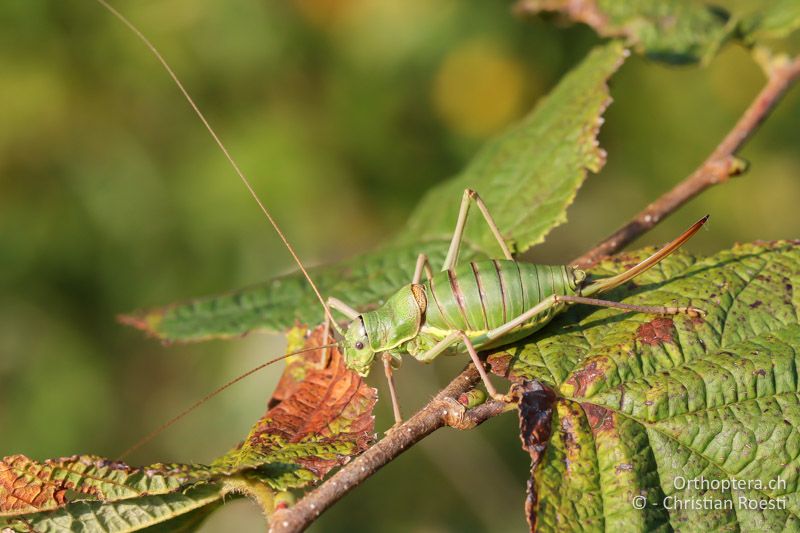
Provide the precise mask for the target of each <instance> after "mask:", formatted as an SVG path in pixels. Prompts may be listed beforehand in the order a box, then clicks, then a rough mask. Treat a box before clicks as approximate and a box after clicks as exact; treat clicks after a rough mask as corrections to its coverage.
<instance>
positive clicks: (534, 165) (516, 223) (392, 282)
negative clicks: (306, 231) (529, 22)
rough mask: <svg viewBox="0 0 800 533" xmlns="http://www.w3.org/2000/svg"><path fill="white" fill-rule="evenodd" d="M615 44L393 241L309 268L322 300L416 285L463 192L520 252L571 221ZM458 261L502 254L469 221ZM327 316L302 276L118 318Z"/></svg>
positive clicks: (190, 328)
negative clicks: (474, 195) (470, 191)
mask: <svg viewBox="0 0 800 533" xmlns="http://www.w3.org/2000/svg"><path fill="white" fill-rule="evenodd" d="M626 53H627V52H626V51H625V49H624V48H623V47H622V45H620V44H619V43H612V44H609V45H607V46H603V47H600V48H598V49H596V50H595V51H593V52H592V53H591V54H590V55H589V56H588V57H587V58H586V59H585V60H584V61H583V62H582V63H581V64H580V65H579V66H578V67H577V68H576V69H575V70H574V71H573V72H572V73H570V74H569V75H567V76H566V78H565V79H564V80H563V81H562V82H561V83H560V84H559V85H558V86H557V87H556V89H555V90H554V91H553V93H552V94H551V95H550V96H549V97H547V99H546V100H544V101H543V102H541V103H540V104H539V105H538V106H537V107H536V109H535V110H534V111H533V112H532V113H531V114H530V115H529V116H528V117H527V118H526V119H525V120H523V121H522V122H521V123H520V124H519V125H517V126H516V127H514V128H512V129H511V130H510V131H508V132H507V133H505V134H504V135H502V136H500V137H499V138H497V139H496V140H494V141H492V142H490V143H489V144H488V145H487V146H486V147H485V148H484V149H483V150H482V151H481V152H480V153H479V154H478V155H477V156H476V158H475V160H474V161H473V162H472V163H471V164H470V165H469V166H468V167H467V169H466V170H465V171H464V172H463V173H462V174H461V175H459V176H457V177H455V178H454V179H452V180H450V181H448V182H446V183H445V184H443V185H442V186H440V187H437V188H436V189H434V190H433V191H431V192H430V193H429V194H428V195H427V196H426V197H425V199H424V200H423V201H422V202H421V204H420V205H419V206H418V207H417V209H416V210H415V212H414V214H413V215H412V217H411V220H410V222H409V224H408V227H407V228H406V230H405V231H404V232H403V233H402V234H401V235H400V236H399V238H398V239H397V240H396V241H395V243H394V244H392V245H390V246H386V247H383V248H380V249H378V250H376V251H373V252H370V253H367V254H364V255H362V256H359V257H356V258H354V259H351V260H349V261H345V262H343V263H340V264H338V265H332V266H325V267H320V268H315V269H311V271H310V274H311V277H312V278H313V279H314V281H315V282H316V283H317V285H318V286H319V289H320V292H321V293H322V294H323V295H325V296H335V297H337V298H339V299H341V300H343V301H345V302H347V303H348V304H349V305H351V306H353V307H355V308H356V309H359V310H366V309H369V308H370V307H373V306H377V305H379V304H380V303H381V302H382V300H383V299H385V298H387V297H388V296H389V295H391V294H392V293H394V292H395V291H396V290H397V289H399V288H400V287H402V286H403V285H405V284H407V283H409V282H410V281H411V277H412V274H413V272H414V266H415V264H416V260H417V257H418V255H419V254H420V253H425V254H427V255H428V257H429V259H430V261H431V264H432V265H433V266H434V267H438V265H441V264H442V263H443V262H444V257H445V254H446V252H447V245H448V244H449V241H450V237H451V234H452V232H453V228H454V226H455V221H456V214H457V212H458V206H459V203H460V200H461V196H462V193H463V191H464V189H465V188H466V187H473V188H475V189H476V190H478V191H479V192H480V194H481V195H482V197H483V198H484V199H485V200H486V201H487V203H488V205H489V208H490V209H492V211H493V213H494V216H495V217H496V219H497V222H498V224H499V225H500V227H501V229H502V231H504V232H506V235H507V236H508V237H510V239H511V240H512V242H513V243H516V249H517V250H518V251H523V250H526V249H527V248H529V247H530V246H532V245H533V244H536V243H538V242H541V241H542V240H543V239H544V236H545V235H546V234H547V232H548V231H550V229H552V228H553V227H554V226H556V225H558V224H560V223H562V222H564V221H565V220H566V215H565V213H566V209H567V206H569V204H570V203H571V202H572V200H573V198H574V197H575V193H576V191H577V190H578V188H579V187H580V185H581V184H582V183H583V180H584V179H585V177H586V169H589V170H592V171H594V172H597V171H598V170H599V169H600V168H601V167H602V165H603V163H604V160H605V154H604V152H603V151H602V150H601V149H600V148H598V145H597V132H598V130H599V128H600V124H601V123H602V118H601V115H602V113H603V110H604V109H605V108H606V106H607V105H608V104H609V102H610V97H609V95H608V87H607V86H606V82H607V80H608V78H609V77H610V76H611V75H612V74H613V73H614V72H615V71H616V70H617V68H618V67H619V65H620V64H621V63H622V61H623V59H624V57H625V56H626ZM472 218H473V221H472V223H470V224H468V225H467V232H466V242H465V245H464V247H463V249H462V253H461V259H462V260H467V259H469V258H471V257H474V255H475V253H476V251H478V250H482V251H484V252H487V253H492V254H496V253H497V249H498V247H497V245H496V243H494V241H493V240H492V237H491V235H490V233H489V232H488V230H487V228H486V226H485V224H483V223H482V222H480V221H479V220H477V217H472ZM322 319H323V313H322V309H321V307H320V304H319V301H318V300H317V299H316V296H315V295H314V293H313V292H312V290H311V288H310V287H309V285H308V283H307V281H306V280H305V279H304V278H303V277H302V276H301V275H299V274H298V273H294V274H290V275H288V276H283V277H280V278H277V279H274V280H272V281H270V282H268V283H266V284H264V285H260V286H256V287H250V288H246V289H242V290H239V291H235V292H232V293H230V294H226V295H218V296H211V297H206V298H201V299H198V300H194V301H190V302H187V303H181V304H175V305H172V306H168V307H164V308H160V309H153V310H147V311H142V312H137V313H134V314H132V315H129V316H124V317H121V320H122V321H123V322H124V323H127V324H130V325H133V326H135V327H138V328H140V329H142V330H144V331H147V332H148V333H149V334H150V335H152V336H154V337H157V338H159V339H162V340H166V341H202V340H207V339H212V338H230V337H236V336H240V335H244V334H246V333H248V332H251V331H271V332H282V331H285V330H286V329H288V328H289V327H291V326H292V325H294V324H295V323H297V322H300V323H303V324H317V323H319V322H320V321H322Z"/></svg>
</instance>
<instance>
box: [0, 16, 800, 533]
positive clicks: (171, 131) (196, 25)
mask: <svg viewBox="0 0 800 533" xmlns="http://www.w3.org/2000/svg"><path fill="white" fill-rule="evenodd" d="M115 5H117V6H118V7H119V8H120V9H121V10H122V11H123V12H124V13H126V14H127V15H128V16H130V18H131V19H132V20H133V21H134V22H135V23H136V24H138V25H139V26H140V27H141V28H142V29H143V31H144V32H145V33H146V34H148V35H149V36H150V37H151V38H152V40H153V41H154V42H155V43H156V45H157V46H159V47H160V49H161V51H162V52H163V54H164V55H165V56H166V57H167V58H168V60H170V61H171V62H172V64H173V66H174V67H175V69H176V71H177V72H178V73H179V75H180V76H182V78H183V81H184V82H185V83H186V85H187V86H188V88H189V90H190V91H191V92H192V93H193V94H194V96H195V97H196V99H197V101H198V103H199V104H200V106H201V107H202V109H203V110H204V111H205V112H206V113H207V114H208V117H209V119H210V121H211V122H212V124H214V125H215V126H216V127H217V129H218V130H219V132H220V134H221V135H222V137H223V139H224V140H225V141H226V142H227V144H228V147H229V148H230V149H231V151H232V152H233V154H234V155H235V157H237V158H238V160H239V162H240V163H241V165H242V167H243V168H244V169H245V171H246V173H248V175H249V176H250V178H251V179H252V180H253V182H254V184H255V186H256V188H257V189H258V191H259V192H260V194H261V196H262V198H263V199H264V200H265V202H266V204H267V205H268V206H269V207H270V209H272V211H273V213H274V215H275V216H276V218H277V219H278V220H279V221H280V223H281V224H282V226H283V228H284V230H285V231H286V233H287V235H288V237H289V239H290V240H291V241H292V242H293V243H294V244H295V245H296V247H297V249H298V251H299V253H300V255H301V257H303V258H304V260H305V261H306V263H307V264H317V263H323V262H328V261H334V260H337V259H340V258H345V257H348V256H350V255H352V254H354V253H357V252H359V251H363V250H366V249H368V248H370V247H372V246H374V245H376V244H378V243H381V242H382V241H384V240H385V239H387V238H389V237H390V236H391V235H392V234H393V232H395V231H396V230H397V229H398V228H399V226H400V225H401V224H403V222H404V220H405V218H406V216H407V215H408V213H409V212H410V210H411V208H412V207H413V206H414V204H415V203H416V202H417V200H418V199H419V198H420V196H421V195H422V193H423V192H424V191H425V190H426V189H427V188H428V187H430V186H432V185H433V184H435V183H437V182H439V181H441V180H443V179H446V178H447V177H449V176H451V175H453V174H454V173H456V172H457V171H458V170H459V169H460V168H462V167H463V166H464V164H465V162H466V161H468V159H469V158H470V156H471V155H472V154H474V153H475V151H476V149H477V148H478V147H479V146H480V145H481V143H482V142H483V141H484V140H485V139H486V138H488V137H489V136H491V135H492V134H494V133H496V132H498V131H499V130H501V129H502V128H503V127H504V126H505V125H507V124H509V123H510V122H512V121H514V120H515V119H517V118H519V117H520V116H521V115H522V114H524V113H525V112H526V111H527V110H528V109H530V108H531V106H532V105H533V104H534V103H535V102H536V100H537V99H538V98H540V97H541V96H542V95H543V94H545V93H546V92H547V90H548V89H549V88H550V87H552V86H553V85H554V84H555V83H556V81H557V80H558V79H559V77H560V76H561V75H562V74H563V73H564V72H566V71H567V70H568V69H569V68H570V67H571V66H573V65H574V64H575V63H576V62H577V61H579V60H580V59H581V58H582V57H583V56H584V54H585V53H586V52H587V50H588V49H589V48H590V47H591V46H592V45H594V44H596V43H597V42H598V39H597V37H596V36H595V35H594V34H593V33H592V32H591V31H589V30H588V29H587V28H585V27H569V28H566V27H563V26H559V25H556V24H553V23H552V21H550V20H541V19H537V20H532V21H521V20H518V19H516V18H514V17H513V16H512V15H511V14H510V4H509V3H507V2H478V1H470V2H458V3H457V2H455V1H453V0H409V1H406V2H385V1H381V0H291V1H289V2H278V1H271V0H270V1H263V0H227V1H224V2H223V1H219V0H159V1H155V0H138V1H136V2H134V1H130V0H128V1H124V2H123V1H121V0H120V1H119V2H115ZM0 67H1V68H0V102H2V104H0V454H2V455H7V454H11V453H24V454H27V455H29V456H31V457H33V458H36V459H44V458H47V457H53V456H62V455H69V454H73V453H97V454H100V455H104V456H109V457H115V456H116V455H117V454H119V453H120V451H121V450H123V449H124V448H126V447H127V446H128V445H129V444H131V443H132V442H133V441H135V440H136V439H137V438H138V437H140V436H141V435H143V434H145V433H147V432H148V431H149V430H151V429H152V428H153V427H155V426H157V425H158V424H160V423H161V422H162V421H164V419H165V418H168V417H169V416H170V415H172V414H173V413H175V412H177V411H179V410H181V409H182V408H183V407H184V406H186V405H187V404H190V403H192V402H193V401H195V400H196V399H197V398H199V397H201V396H202V395H204V394H205V393H206V392H207V391H209V390H211V389H213V388H215V387H216V386H218V385H219V384H221V383H223V382H225V381H226V380H227V379H228V378H230V377H232V376H234V375H236V374H238V373H241V372H243V371H245V370H247V369H249V368H250V367H252V366H255V365H256V364H258V363H259V362H261V361H262V360H263V359H265V358H267V357H269V356H273V355H277V354H279V353H280V352H281V350H282V348H283V341H282V339H280V338H277V337H270V336H257V335H256V336H251V337H248V338H245V339H242V340H239V341H234V342H211V343H207V344H201V345H189V346H172V347H163V346H160V345H159V344H158V343H156V342H153V341H149V340H147V339H145V338H143V336H142V335H140V334H139V333H138V332H136V331H132V330H130V329H126V328H125V327H123V326H121V325H119V324H117V323H116V322H115V315H116V314H118V313H122V312H126V311H130V310H133V309H136V308H139V307H148V306H154V305H159V304H164V303H169V302H173V301H177V300H182V299H186V298H189V297H193V296H198V295H202V294H208V293H214V292H220V291H225V290H228V289H233V288H238V287H241V286H243V285H247V284H252V283H256V282H259V281H263V280H265V279H268V278H269V277H271V276H274V275H276V274H280V273H283V272H285V271H287V270H289V269H291V267H292V263H291V259H290V257H289V256H288V254H287V253H286V251H285V250H284V249H282V247H281V245H280V243H279V241H278V239H277V238H276V236H275V235H274V232H273V231H272V230H271V229H270V227H269V226H268V225H267V224H266V223H265V221H264V220H263V218H262V216H261V215H260V213H259V211H258V209H257V208H256V206H255V204H254V202H253V200H252V199H251V198H250V197H249V196H248V195H247V193H246V191H245V190H244V188H243V187H242V184H241V183H240V182H239V181H238V179H237V178H236V176H235V175H234V174H233V172H232V170H231V169H230V168H229V167H228V166H227V164H226V162H225V161H224V159H223V158H222V156H221V155H220V154H219V153H218V152H217V150H216V149H215V147H214V146H213V145H212V142H211V141H210V139H209V138H208V135H207V133H206V132H205V131H204V129H203V128H202V126H201V125H200V123H199V122H198V120H197V119H196V117H195V116H194V115H193V114H192V113H191V111H190V109H189V108H188V106H187V105H186V103H185V102H184V101H183V100H182V99H181V98H180V96H179V94H178V92H177V90H176V89H175V87H174V86H173V85H172V83H171V81H170V80H169V78H168V77H167V75H166V74H165V73H164V72H163V71H162V70H161V68H160V67H159V66H158V64H157V63H156V62H155V60H154V59H153V58H152V56H151V55H150V54H149V53H148V52H147V50H146V49H145V48H144V47H143V46H142V44H141V43H140V42H139V41H138V40H137V39H136V38H134V36H133V35H132V34H130V33H129V32H128V31H127V30H125V28H124V27H123V26H122V25H120V24H119V23H118V22H117V21H116V20H115V19H113V18H112V17H111V16H110V15H109V14H108V13H106V12H105V11H103V10H102V9H100V7H99V6H98V5H97V4H96V3H94V2H91V1H86V0H80V1H78V0H68V1H61V2H53V1H40V0H6V1H4V2H2V4H0ZM762 83H763V76H762V74H761V72H760V70H759V68H758V67H757V66H756V65H755V64H754V62H753V61H752V60H751V58H750V55H749V53H748V52H747V51H746V50H744V49H743V48H741V47H738V46H728V47H727V48H726V49H725V50H724V52H723V53H722V54H721V55H720V56H719V57H718V58H717V59H716V60H715V61H714V62H713V63H712V64H711V65H710V66H709V67H708V68H705V69H701V68H699V67H682V68H670V67H666V66H663V65H659V64H656V63H652V62H649V61H647V60H644V59H642V58H640V57H632V58H631V59H630V60H629V61H628V62H627V64H626V65H625V66H624V67H623V68H622V69H621V71H620V72H619V73H618V74H617V75H616V76H615V77H614V78H613V80H612V95H613V97H614V99H615V103H614V104H613V105H612V107H611V108H610V109H609V111H608V112H607V114H606V125H605V126H604V128H603V130H602V134H601V142H602V145H603V146H604V147H605V148H606V150H607V151H608V153H609V158H608V164H607V166H606V168H605V169H604V170H603V171H602V173H601V174H600V175H597V176H590V178H589V180H588V181H587V183H586V185H585V186H584V188H583V189H582V190H581V191H580V193H579V195H578V198H577V200H576V202H575V204H574V205H573V206H572V207H571V208H570V211H569V219H570V220H569V223H568V224H566V225H564V226H562V227H560V228H558V229H557V230H555V231H554V232H553V233H552V234H551V235H550V237H549V239H548V242H547V243H546V244H545V245H543V246H541V247H539V248H536V249H535V250H534V251H533V253H532V254H530V255H531V258H533V259H535V260H538V261H541V262H546V261H553V262H566V261H568V260H569V259H571V258H573V257H575V256H577V255H578V254H580V253H581V252H582V251H584V250H586V249H587V248H588V247H589V246H591V245H592V244H593V243H595V242H597V241H598V240H599V239H601V238H603V237H605V236H606V235H607V234H608V233H610V232H611V231H612V230H614V229H615V228H616V227H617V226H619V225H620V224H621V223H622V222H624V221H625V220H626V219H627V218H628V217H630V216H631V215H632V214H634V213H635V212H636V211H638V210H639V209H640V208H642V207H643V206H644V205H645V204H646V203H647V202H648V201H650V200H652V199H653V198H655V197H656V196H657V195H658V194H660V193H661V192H662V191H664V190H666V189H667V188H668V187H670V186H671V185H672V184H674V183H675V182H677V181H678V180H679V179H682V178H683V177H684V176H685V175H687V174H688V173H689V172H690V171H691V170H692V169H693V168H694V167H696V166H697V165H698V164H699V163H700V162H701V161H702V160H703V159H704V158H705V157H706V155H707V154H708V153H709V152H710V151H711V150H712V148H713V147H714V146H715V145H716V144H717V143H718V142H719V140H720V139H721V138H722V136H723V135H724V134H725V133H726V132H727V131H728V129H729V128H730V127H731V126H732V125H733V123H734V122H735V121H736V119H737V118H738V116H739V115H740V113H741V112H742V110H743V109H744V108H745V107H746V106H747V104H748V103H749V101H750V100H751V99H752V97H753V96H754V95H755V94H756V92H757V91H758V90H759V88H760V86H761V85H762ZM798 123H800V91H797V90H795V91H794V92H793V93H792V94H790V95H789V96H788V97H787V99H786V101H784V102H783V103H782V104H781V106H780V107H779V108H778V110H777V113H776V114H775V116H773V117H772V118H771V119H770V120H768V122H767V123H766V124H765V126H764V127H763V129H762V130H761V131H760V132H759V133H758V135H757V136H756V137H755V138H754V140H753V141H752V142H751V143H750V144H749V145H748V146H747V148H746V150H745V151H744V152H743V154H742V155H743V156H744V157H745V158H746V159H748V160H750V161H751V163H752V168H751V171H750V172H749V173H748V174H747V175H746V176H745V177H742V178H737V179H735V180H733V181H731V182H730V183H729V184H726V185H724V186H722V187H718V188H716V189H713V190H711V191H709V192H707V193H706V194H704V195H703V196H702V197H701V198H700V199H698V200H695V201H693V202H691V203H690V204H689V205H688V206H686V207H685V208H683V209H681V210H680V211H679V212H677V213H676V214H675V215H674V216H673V217H671V218H670V219H669V220H668V221H666V222H665V223H664V224H662V225H661V226H659V227H658V228H657V229H656V230H655V231H653V232H651V233H650V234H648V235H647V236H646V238H643V239H641V240H640V242H639V243H637V244H640V245H644V244H653V243H659V242H663V241H665V240H667V239H668V238H670V237H671V236H673V235H675V234H676V233H677V232H678V231H680V230H682V229H684V228H685V227H686V225H687V224H688V223H689V222H691V221H693V220H695V219H696V218H698V217H699V216H700V215H702V214H705V213H711V214H712V215H713V218H712V220H711V223H710V224H709V225H708V227H707V230H706V231H703V232H702V233H701V234H700V235H699V236H698V237H697V238H696V239H694V240H693V241H692V243H691V245H690V248H691V249H692V250H693V251H699V252H713V251H716V250H718V249H721V248H726V247H729V246H730V245H731V244H732V243H734V242H736V241H749V240H754V239H778V238H797V237H800V217H798V215H797V202H798V200H799V199H800V181H799V180H798V175H800V152H798V150H797V146H798V141H800V132H799V131H798ZM452 200H453V202H458V201H459V198H453V199H452ZM462 365H463V362H462V361H448V362H443V363H442V364H438V363H437V364H436V365H432V366H430V367H427V366H426V367H422V366H421V365H416V364H414V363H413V362H409V363H407V364H406V365H404V367H403V369H402V371H401V373H400V375H399V380H400V381H399V387H400V395H401V399H402V400H404V402H403V403H404V405H405V410H406V411H407V412H411V410H412V409H414V408H415V407H418V406H420V405H422V404H423V403H424V402H425V401H426V400H427V399H428V398H429V397H430V395H431V394H432V393H433V392H435V391H436V390H437V387H439V386H440V385H441V384H443V383H445V382H446V381H447V380H448V378H449V377H451V376H452V375H453V374H454V373H455V372H456V371H457V370H458V369H459V368H460V367H461V366H462ZM279 372H280V369H279V368H274V369H271V371H269V372H265V373H263V374H261V375H258V376H256V377H254V378H251V379H249V380H248V381H247V382H245V383H242V384H240V385H238V386H237V387H235V388H234V389H232V390H230V391H228V392H226V393H225V394H224V395H223V396H221V397H219V398H217V399H215V400H214V401H213V402H211V403H209V404H208V405H206V406H205V407H204V408H203V409H202V410H201V411H199V412H197V413H195V414H193V415H192V416H190V417H188V418H187V419H185V420H184V421H182V422H181V423H180V424H179V425H177V426H176V427H174V428H173V429H171V430H170V431H168V432H167V433H165V434H164V435H162V436H161V437H159V438H158V439H157V440H156V441H154V442H153V443H152V444H150V445H149V446H147V447H146V448H145V449H142V450H140V451H139V452H137V453H136V454H135V456H134V457H132V458H131V461H132V462H134V463H147V462H154V461H180V462H189V461H208V460H210V459H211V458H213V457H214V456H216V455H219V454H220V453H222V452H224V451H225V450H226V449H227V448H228V447H230V446H232V445H234V444H236V442H237V441H238V440H239V439H241V438H242V437H243V436H244V435H245V434H246V432H247V429H248V428H249V426H250V424H251V423H252V422H253V421H254V420H255V419H256V418H258V416H260V415H261V414H262V413H263V410H264V407H265V402H266V398H267V396H268V395H269V391H270V390H271V389H272V387H273V386H274V384H275V382H276V380H277V376H278V374H279ZM371 379H372V380H374V382H375V383H376V384H377V386H378V387H379V388H380V389H381V391H382V392H383V384H382V382H381V381H380V376H379V375H378V374H377V373H376V374H375V375H373V377H372V378H371ZM390 424H391V422H390V414H389V409H388V407H387V405H385V402H381V405H379V407H378V420H377V427H378V428H379V429H384V428H386V427H388V426H389V425H390ZM527 477H528V460H527V457H526V455H525V454H524V453H523V452H522V451H521V450H520V448H519V439H518V437H517V434H516V420H515V418H514V417H513V415H510V416H505V417H501V418H499V419H495V420H493V421H491V422H489V423H488V424H486V425H485V426H483V427H481V428H479V429H478V430H476V431H472V432H469V433H468V434H458V433H456V432H454V431H441V432H438V433H436V434H435V435H434V436H433V437H431V438H430V439H428V440H426V441H425V442H424V444H422V445H421V446H417V447H415V448H414V449H413V450H411V451H409V452H408V453H406V454H405V455H403V456H402V457H401V458H400V459H398V460H397V461H395V462H393V463H392V464H390V465H389V466H388V467H386V468H385V469H384V470H383V471H382V472H380V473H379V474H378V475H376V476H375V477H373V478H372V479H370V480H369V481H368V482H367V483H365V484H363V485H362V486H361V487H360V488H359V489H357V490H356V491H354V492H353V493H352V494H350V495H348V496H347V497H346V498H345V499H344V500H343V501H342V502H341V503H340V504H339V505H337V506H335V507H334V509H332V510H331V511H329V512H328V513H327V514H326V515H325V516H324V517H323V518H322V519H321V520H320V521H319V522H318V524H317V525H316V526H315V527H314V528H313V530H315V531H344V530H348V531H352V530H356V529H360V530H377V529H380V530H381V531H420V532H423V531H424V532H439V531H490V530H491V531H519V530H522V528H524V527H525V524H524V517H523V513H522V506H523V501H524V490H525V483H526V480H527ZM357 526H360V527H357ZM262 527H263V526H262V518H261V516H260V515H259V512H258V511H257V509H256V507H255V506H252V505H250V504H249V503H248V502H246V501H239V502H235V503H234V504H232V505H230V506H226V507H225V508H224V509H223V510H221V511H219V512H218V513H217V514H215V515H214V516H213V517H212V518H211V520H210V521H209V522H208V523H207V526H206V529H205V530H206V531H216V530H222V529H223V528H227V529H230V530H259V529H260V528H262Z"/></svg>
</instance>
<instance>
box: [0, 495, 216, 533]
mask: <svg viewBox="0 0 800 533" xmlns="http://www.w3.org/2000/svg"><path fill="white" fill-rule="evenodd" d="M221 499H222V492H221V489H220V487H219V486H218V485H213V484H212V485H201V486H199V487H197V488H193V489H190V490H187V491H185V492H176V493H172V494H164V495H159V496H141V497H139V498H135V499H131V500H123V501H118V502H113V503H108V502H101V501H81V502H77V503H74V504H72V505H69V506H67V507H63V508H60V509H58V510H56V511H52V512H42V513H32V514H28V515H25V516H24V517H19V518H9V519H7V521H6V522H5V523H4V519H3V518H0V527H4V528H8V530H9V531H25V532H28V531H103V532H106V533H123V532H127V531H148V532H150V533H156V532H168V531H169V532H173V531H194V530H195V529H196V528H197V526H199V525H200V524H201V523H202V521H203V520H204V519H205V518H206V517H207V516H208V515H209V514H210V513H211V512H213V511H214V509H216V508H217V507H218V506H219V505H221V503H222V502H221ZM4 531H5V530H4Z"/></svg>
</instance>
